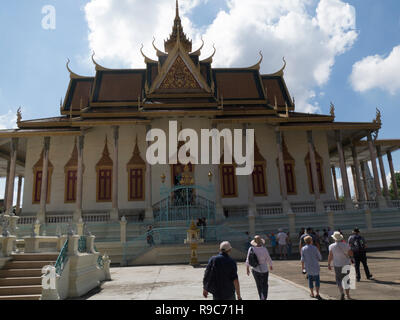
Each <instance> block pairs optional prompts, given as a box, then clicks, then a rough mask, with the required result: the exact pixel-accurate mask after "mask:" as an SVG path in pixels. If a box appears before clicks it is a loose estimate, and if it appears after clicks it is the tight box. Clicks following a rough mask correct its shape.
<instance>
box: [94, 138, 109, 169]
mask: <svg viewBox="0 0 400 320" xmlns="http://www.w3.org/2000/svg"><path fill="white" fill-rule="evenodd" d="M112 166H113V161H112V159H111V158H110V152H109V151H108V143H107V137H106V141H105V145H104V149H103V156H102V157H101V159H100V160H99V162H97V164H96V168H98V167H112Z"/></svg>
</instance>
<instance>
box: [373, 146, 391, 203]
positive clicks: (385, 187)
mask: <svg viewBox="0 0 400 320" xmlns="http://www.w3.org/2000/svg"><path fill="white" fill-rule="evenodd" d="M376 153H377V155H378V161H379V168H380V170H381V177H382V185H383V195H384V196H385V198H386V200H390V194H389V187H388V183H387V179H386V172H385V165H384V164H383V159H382V148H381V146H380V145H377V146H376Z"/></svg>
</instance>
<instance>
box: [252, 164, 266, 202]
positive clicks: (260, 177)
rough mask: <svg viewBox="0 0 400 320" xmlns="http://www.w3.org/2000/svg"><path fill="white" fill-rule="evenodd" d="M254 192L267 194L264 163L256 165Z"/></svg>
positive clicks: (258, 194)
mask: <svg viewBox="0 0 400 320" xmlns="http://www.w3.org/2000/svg"><path fill="white" fill-rule="evenodd" d="M253 193H254V195H255V196H265V195H266V194H267V188H266V183H265V169H264V165H262V164H256V165H254V171H253Z"/></svg>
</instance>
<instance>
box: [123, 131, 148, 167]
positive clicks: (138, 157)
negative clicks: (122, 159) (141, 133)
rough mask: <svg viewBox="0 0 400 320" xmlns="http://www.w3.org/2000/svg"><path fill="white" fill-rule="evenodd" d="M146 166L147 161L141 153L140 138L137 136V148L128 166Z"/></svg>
mask: <svg viewBox="0 0 400 320" xmlns="http://www.w3.org/2000/svg"><path fill="white" fill-rule="evenodd" d="M138 165H140V166H145V165H146V162H145V161H144V160H143V158H142V157H141V155H140V150H139V145H138V138H137V136H136V144H135V149H134V150H133V154H132V158H131V159H130V160H129V162H128V164H127V167H128V168H129V167H131V166H138Z"/></svg>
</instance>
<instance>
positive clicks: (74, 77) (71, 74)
mask: <svg viewBox="0 0 400 320" xmlns="http://www.w3.org/2000/svg"><path fill="white" fill-rule="evenodd" d="M70 63H71V60H69V59H67V70H68V72H69V77H70V78H71V79H82V78H85V77H84V76H80V75H79V74H76V73H75V72H73V71H72V70H71V69H70V67H69V64H70Z"/></svg>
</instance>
